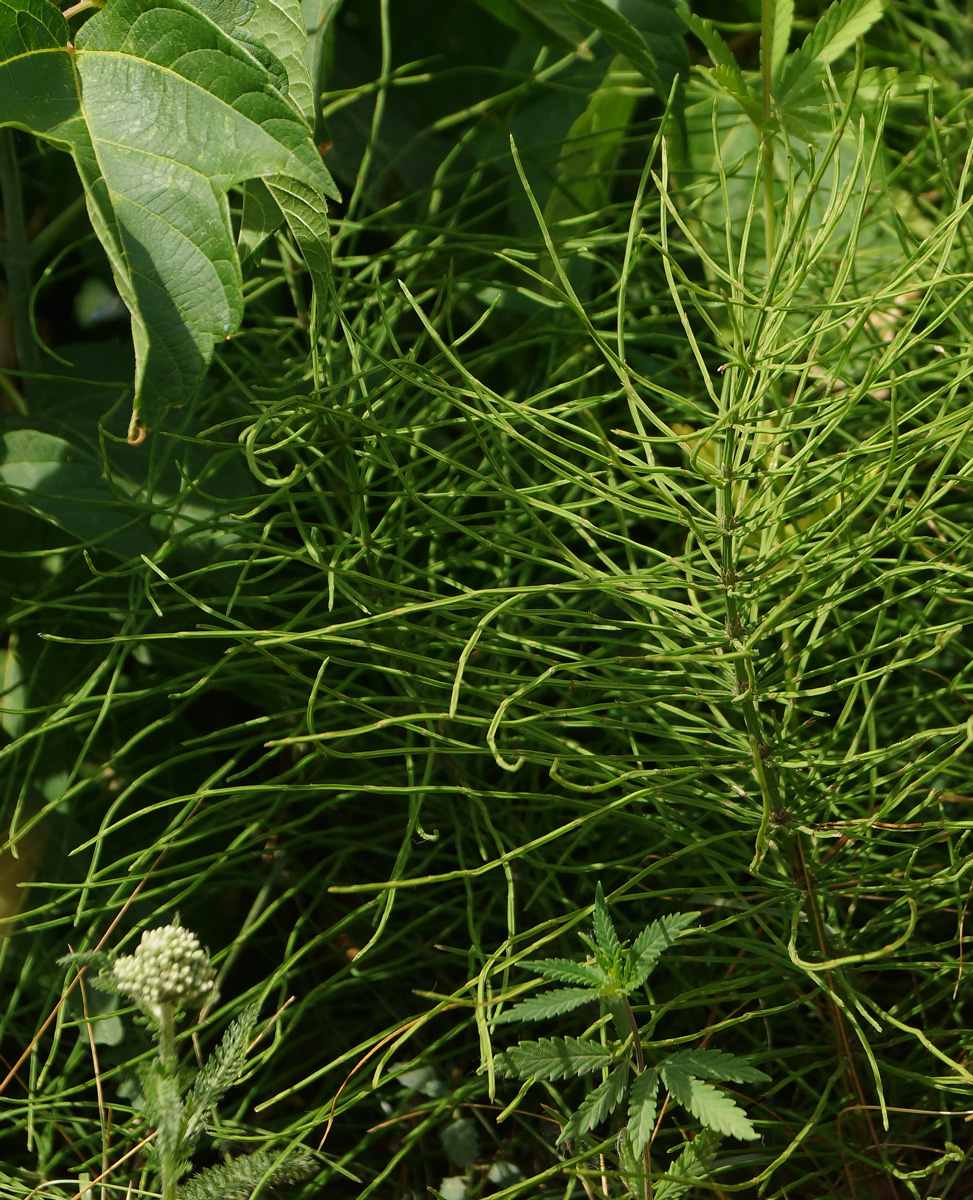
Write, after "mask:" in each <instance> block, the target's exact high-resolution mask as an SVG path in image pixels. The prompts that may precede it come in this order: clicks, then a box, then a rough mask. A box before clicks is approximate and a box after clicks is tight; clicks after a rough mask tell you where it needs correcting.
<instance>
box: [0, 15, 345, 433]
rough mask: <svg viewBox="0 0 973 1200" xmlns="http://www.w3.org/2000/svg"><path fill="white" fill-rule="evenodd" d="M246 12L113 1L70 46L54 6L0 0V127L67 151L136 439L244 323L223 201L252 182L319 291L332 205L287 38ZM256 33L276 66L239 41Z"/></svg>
mask: <svg viewBox="0 0 973 1200" xmlns="http://www.w3.org/2000/svg"><path fill="white" fill-rule="evenodd" d="M253 2H254V4H255V11H254V13H253V14H251V15H250V16H249V17H247V18H246V19H245V20H244V19H242V17H243V12H244V10H242V9H240V8H238V7H236V5H235V3H234V0H226V5H225V6H219V5H218V4H217V0H211V3H210V4H209V6H208V7H209V11H204V9H203V8H202V7H198V6H196V5H193V4H190V3H188V2H187V0H108V3H107V4H106V5H105V7H104V8H103V9H102V10H101V11H100V12H98V13H96V14H95V15H94V16H93V17H91V19H90V20H88V21H87V22H86V23H85V24H84V25H83V26H82V28H81V29H80V31H79V32H78V34H77V37H76V39H75V42H74V44H73V45H72V43H71V40H70V33H69V29H68V25H67V22H66V21H65V20H64V18H63V16H62V15H61V13H60V11H59V10H58V9H57V8H56V7H55V6H54V5H53V4H52V3H50V2H49V0H0V125H15V126H17V127H18V128H20V129H24V130H27V131H28V132H31V133H33V134H35V135H36V136H37V137H39V138H42V139H44V140H46V141H48V142H51V143H52V144H53V145H55V146H58V147H60V148H61V149H64V150H67V151H69V152H70V154H71V155H72V157H73V158H74V160H75V163H76V165H77V167H78V171H79V173H80V175H81V179H82V183H83V184H84V189H85V195H86V200H87V204H88V212H89V215H90V217H91V222H92V225H93V227H94V230H95V232H96V234H97V235H98V238H99V239H100V241H101V243H102V245H103V246H104V248H105V250H106V252H107V255H108V259H109V262H110V264H111V267H112V271H113V274H114V276H115V283H116V287H117V288H118V292H119V295H120V296H121V297H122V299H123V300H124V302H125V304H126V306H127V307H128V309H129V311H130V313H131V316H132V335H133V340H134V344H135V358H136V375H135V404H134V412H133V417H132V426H131V431H130V437H131V439H132V440H133V441H138V440H140V438H141V436H142V435H143V433H144V430H145V429H146V428H149V427H151V426H152V425H153V424H155V423H157V422H158V420H159V419H160V417H161V416H162V414H163V413H164V412H165V410H166V408H168V407H169V406H170V405H173V404H181V403H183V402H185V401H186V400H187V399H189V398H190V397H191V396H192V395H193V393H194V391H195V390H196V388H197V386H198V384H199V382H200V380H201V378H202V376H203V373H204V372H205V369H206V367H207V365H208V364H209V361H210V359H211V357H212V354H213V350H214V347H215V345H216V342H217V341H218V340H220V339H223V338H227V337H229V336H231V335H232V333H233V332H234V331H235V330H236V329H237V327H238V326H239V324H240V321H241V318H242V315H243V295H242V282H243V281H242V272H241V267H240V261H239V257H238V252H237V248H236V245H235V242H234V237H233V231H232V227H231V222H230V209H229V202H228V199H227V193H228V191H229V190H230V189H231V188H233V187H237V186H240V185H242V184H244V183H246V182H247V181H248V180H255V179H257V180H260V181H262V183H263V185H264V186H265V187H266V189H267V192H268V194H269V196H270V198H271V199H272V200H273V203H274V204H276V205H277V207H278V209H279V210H280V212H281V213H282V215H283V217H284V218H285V219H286V220H287V222H288V224H289V226H290V228H291V230H292V232H293V234H294V237H295V240H296V241H297V243H298V245H299V247H300V249H301V251H302V253H303V254H304V257H305V260H306V262H307V265H308V269H309V271H310V274H311V277H312V281H313V283H314V286H315V288H316V289H318V290H319V292H321V293H324V292H325V291H326V290H327V286H328V279H329V266H330V263H329V256H328V227H327V216H326V212H327V205H326V198H327V197H329V196H330V197H332V198H337V196H338V193H337V191H336V190H335V187H334V184H333V183H332V181H331V177H330V175H329V174H328V171H327V170H326V169H325V167H324V166H323V164H322V163H321V159H320V155H319V154H318V151H317V148H316V147H315V145H314V142H313V138H312V136H311V129H310V126H309V125H308V122H307V119H306V116H305V112H304V111H303V109H302V105H303V104H306V102H307V93H306V90H305V80H304V78H303V75H302V73H301V71H300V68H299V67H298V65H297V63H296V62H295V60H294V57H293V53H292V49H293V47H292V45H291V44H290V43H291V42H293V43H294V44H296V42H295V38H296V33H295V35H294V37H292V38H291V39H290V42H289V40H288V37H287V36H285V35H283V34H279V35H278V34H277V33H275V32H274V31H273V30H272V28H271V27H272V25H273V21H271V20H270V18H269V17H267V16H266V13H265V8H261V5H264V6H266V5H268V4H269V2H270V0H253ZM279 3H280V5H281V8H282V11H283V12H285V13H287V12H289V11H290V10H289V9H285V8H283V0H279ZM258 12H259V13H261V14H264V15H262V16H260V17H259V19H257V13H258ZM214 14H215V16H214ZM216 18H218V19H216ZM251 23H253V24H252V28H253V30H255V31H256V32H257V33H258V34H259V36H260V37H261V38H266V39H267V40H268V41H275V40H276V44H277V45H278V48H279V49H280V50H281V52H282V53H283V54H284V55H285V59H286V65H284V64H282V63H281V62H280V61H279V60H278V59H277V58H276V56H275V54H274V53H273V52H272V50H271V49H270V48H268V46H267V45H266V44H265V43H264V42H262V41H258V40H256V39H255V38H253V37H252V36H251V34H249V33H247V34H246V35H244V33H243V31H244V30H248V29H250V28H251ZM228 28H229V29H232V30H233V31H234V32H233V34H231V33H229V32H227V29H228ZM307 86H309V85H307ZM292 88H293V89H294V92H295V96H296V99H295V98H294V97H292V96H290V95H288V94H287V93H288V92H290V91H291V89H292Z"/></svg>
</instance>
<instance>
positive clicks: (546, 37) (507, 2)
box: [476, 0, 584, 51]
mask: <svg viewBox="0 0 973 1200" xmlns="http://www.w3.org/2000/svg"><path fill="white" fill-rule="evenodd" d="M476 2H477V4H479V6H480V8H485V9H486V11H487V12H488V13H490V14H491V15H492V16H494V17H496V18H497V20H498V21H503V23H504V24H505V25H509V26H510V28H511V29H516V30H517V32H518V33H522V34H524V35H525V36H526V37H529V38H533V40H534V41H535V42H540V43H541V45H542V46H558V47H559V48H561V49H563V50H575V51H577V49H578V47H579V46H580V45H581V44H582V42H583V41H584V35H583V34H582V32H581V30H580V29H579V28H578V26H577V25H575V23H574V22H573V21H572V20H571V18H570V17H569V16H568V15H567V14H566V13H565V11H564V7H563V6H562V5H561V4H560V3H558V0H476Z"/></svg>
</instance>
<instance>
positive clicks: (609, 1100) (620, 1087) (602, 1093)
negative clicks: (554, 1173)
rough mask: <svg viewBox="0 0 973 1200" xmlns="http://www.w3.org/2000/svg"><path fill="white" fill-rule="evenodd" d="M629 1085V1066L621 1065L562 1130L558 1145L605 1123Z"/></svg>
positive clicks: (596, 1089)
mask: <svg viewBox="0 0 973 1200" xmlns="http://www.w3.org/2000/svg"><path fill="white" fill-rule="evenodd" d="M627 1083H628V1064H627V1063H621V1064H620V1065H619V1066H617V1067H616V1068H615V1070H614V1071H612V1073H611V1074H610V1075H609V1076H608V1078H607V1079H606V1080H604V1081H603V1082H602V1083H599V1085H598V1086H597V1087H596V1088H595V1090H594V1091H593V1092H591V1093H589V1095H587V1096H586V1097H585V1099H584V1100H583V1101H582V1102H581V1105H580V1107H579V1108H578V1110H577V1112H575V1113H574V1114H573V1115H572V1117H571V1119H570V1120H569V1121H568V1123H567V1124H566V1125H565V1126H564V1128H563V1129H562V1130H561V1136H560V1137H559V1138H558V1139H557V1144H558V1145H559V1146H560V1144H561V1143H562V1142H563V1141H566V1140H567V1139H568V1138H572V1137H577V1136H578V1135H579V1134H581V1133H587V1132H588V1130H589V1129H594V1127H595V1126H596V1125H599V1124H600V1123H601V1122H602V1121H604V1119H605V1117H607V1116H608V1115H609V1114H610V1113H612V1112H614V1111H615V1109H616V1108H617V1107H618V1105H619V1104H620V1103H621V1101H622V1097H623V1096H624V1095H625V1087H626V1085H627Z"/></svg>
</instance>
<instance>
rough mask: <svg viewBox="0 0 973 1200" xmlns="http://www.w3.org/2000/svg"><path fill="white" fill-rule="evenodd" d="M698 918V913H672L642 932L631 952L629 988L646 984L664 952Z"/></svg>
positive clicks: (627, 981) (627, 980)
mask: <svg viewBox="0 0 973 1200" xmlns="http://www.w3.org/2000/svg"><path fill="white" fill-rule="evenodd" d="M698 916H699V913H698V912H688V913H670V914H669V915H668V916H665V917H660V919H659V920H658V921H653V922H652V924H651V925H647V926H646V927H645V929H643V930H642V932H641V933H640V934H639V935H638V937H637V938H636V939H635V942H634V944H633V945H632V949H631V950H630V951H629V966H628V977H627V979H626V983H627V984H628V986H629V987H632V988H637V987H641V986H642V984H643V983H645V981H646V979H648V977H649V976H650V975H651V973H652V970H653V968H654V967H655V964H656V963H657V962H658V961H659V958H660V957H661V956H662V954H663V953H664V951H666V950H668V948H669V947H670V946H672V945H674V944H675V942H676V938H677V936H678V934H679V933H680V932H681V931H682V930H683V929H686V928H688V927H689V926H690V925H692V924H693V923H694V922H695V920H696V918H697V917H698Z"/></svg>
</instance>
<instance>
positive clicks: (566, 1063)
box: [494, 1037, 616, 1079]
mask: <svg viewBox="0 0 973 1200" xmlns="http://www.w3.org/2000/svg"><path fill="white" fill-rule="evenodd" d="M615 1053H616V1050H615V1049H614V1048H613V1047H611V1046H603V1045H602V1044H601V1042H588V1041H584V1040H583V1039H582V1038H572V1037H566V1038H557V1037H555V1038H539V1039H538V1040H537V1041H536V1042H520V1043H518V1044H517V1045H516V1046H513V1047H511V1049H509V1050H507V1051H505V1052H504V1053H503V1054H498V1055H497V1056H496V1058H495V1059H494V1062H495V1063H496V1065H497V1070H498V1071H500V1073H501V1074H503V1075H516V1076H517V1077H518V1078H519V1079H529V1078H530V1076H531V1075H533V1076H534V1077H535V1078H537V1079H572V1078H574V1077H575V1076H577V1075H589V1074H590V1073H591V1072H592V1071H600V1070H601V1069H602V1067H609V1066H611V1065H612V1063H613V1062H614V1056H615Z"/></svg>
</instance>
